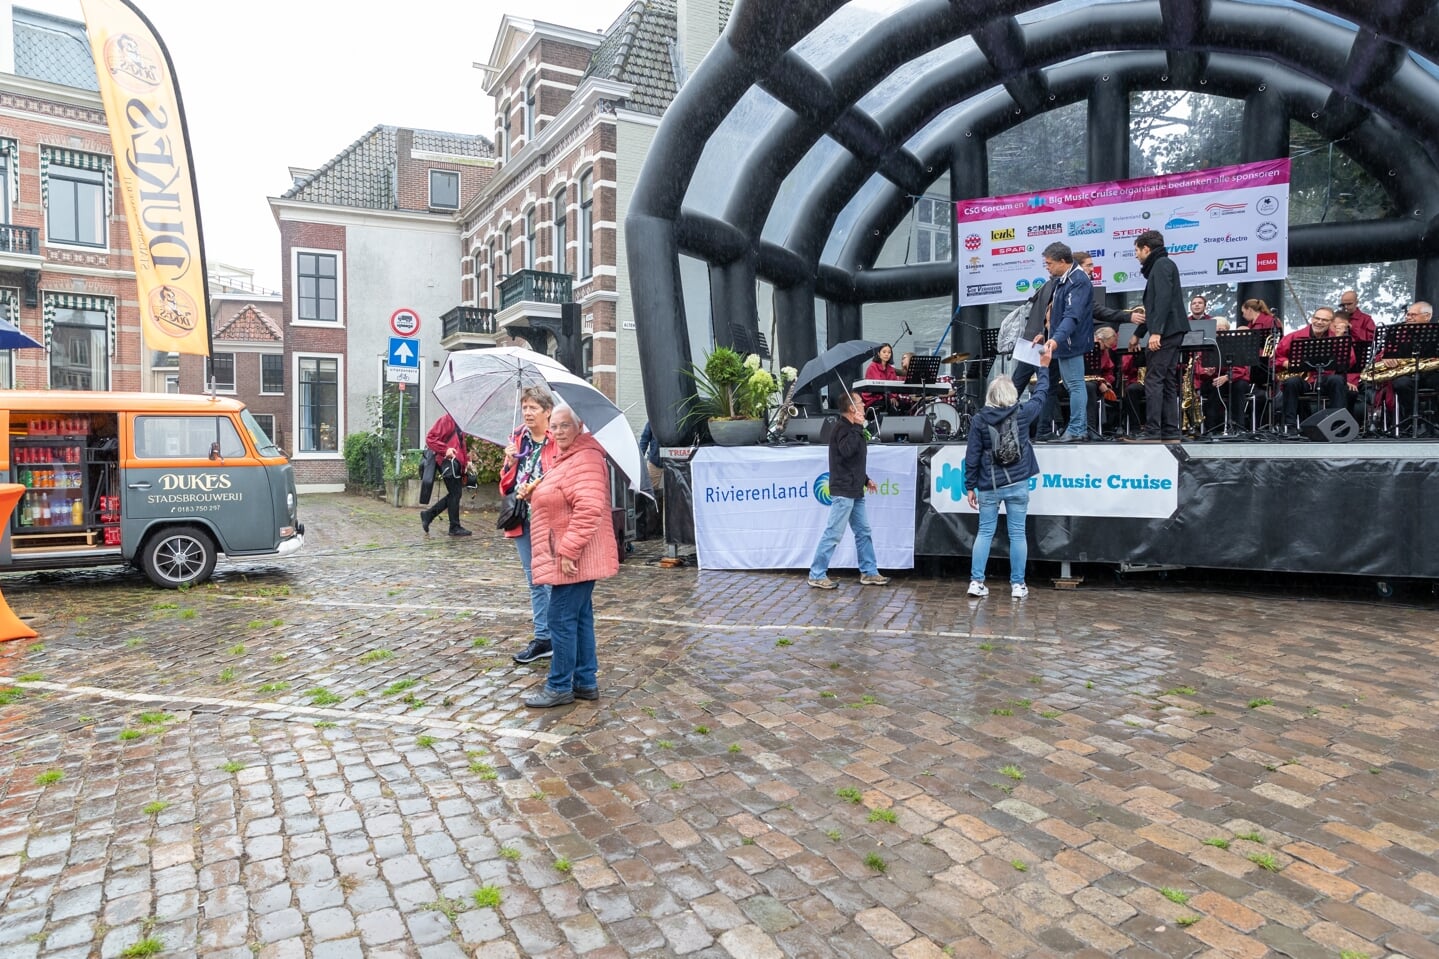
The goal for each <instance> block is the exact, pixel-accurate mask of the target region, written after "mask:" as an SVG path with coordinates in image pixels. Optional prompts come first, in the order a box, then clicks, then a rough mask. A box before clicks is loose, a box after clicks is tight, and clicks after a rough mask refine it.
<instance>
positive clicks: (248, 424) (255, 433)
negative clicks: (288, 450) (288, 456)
mask: <svg viewBox="0 0 1439 959" xmlns="http://www.w3.org/2000/svg"><path fill="white" fill-rule="evenodd" d="M240 420H241V421H242V422H243V423H244V424H245V429H247V430H249V431H250V439H252V440H254V441H255V449H256V451H257V452H259V454H260V455H261V456H279V455H281V454H280V448H279V447H278V446H276V445H275V441H274V440H272V439H270V437H269V436H268V435H267V434H266V433H265V428H264V427H263V426H261V425H260V424H259V422H258V421H257V420H256V419H255V418H254V417H253V416H251V415H250V411H249V410H241V411H240Z"/></svg>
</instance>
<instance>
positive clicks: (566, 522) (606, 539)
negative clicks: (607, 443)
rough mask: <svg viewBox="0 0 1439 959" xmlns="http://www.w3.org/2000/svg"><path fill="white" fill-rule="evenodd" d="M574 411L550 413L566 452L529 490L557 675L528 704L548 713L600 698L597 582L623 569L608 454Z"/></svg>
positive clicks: (536, 564) (535, 571) (534, 560)
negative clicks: (614, 523) (578, 701)
mask: <svg viewBox="0 0 1439 959" xmlns="http://www.w3.org/2000/svg"><path fill="white" fill-rule="evenodd" d="M583 430H584V424H583V423H581V422H580V418H579V417H578V416H576V415H575V411H574V410H572V409H570V408H569V407H568V406H557V407H555V411H554V413H553V414H551V416H550V432H551V433H552V434H553V435H554V438H555V445H556V447H558V449H559V453H558V455H557V456H556V457H555V463H554V465H553V466H550V467H548V468H547V469H546V470H545V475H544V477H543V478H541V479H540V480H539V481H537V482H536V483H535V484H534V485H532V486H530V488H529V489H528V490H526V493H527V494H528V496H529V501H530V544H531V549H532V551H533V552H532V555H531V566H530V574H531V575H532V576H533V577H534V581H535V583H537V584H544V585H547V586H549V587H550V609H549V614H550V616H549V619H550V643H551V648H552V650H553V656H552V657H551V658H550V675H549V679H548V680H546V681H545V685H544V688H543V689H541V690H540V691H539V692H538V693H536V694H535V695H533V696H529V697H527V698H526V699H525V705H526V706H533V707H535V708H536V709H546V708H548V707H550V706H563V705H564V704H566V703H572V702H574V701H575V700H576V699H599V698H600V688H599V679H598V671H599V660H598V658H597V656H596V653H595V609H594V604H593V602H592V597H593V595H594V590H595V580H599V579H605V578H606V577H609V576H613V575H615V574H616V573H618V572H619V569H620V560H619V551H618V548H617V547H616V545H615V530H614V526H612V525H611V522H610V474H609V467H608V466H607V465H606V462H605V452H604V449H603V448H602V447H601V446H600V444H599V443H598V442H597V441H596V440H595V438H594V437H593V436H591V435H589V434H588V433H585V432H583Z"/></svg>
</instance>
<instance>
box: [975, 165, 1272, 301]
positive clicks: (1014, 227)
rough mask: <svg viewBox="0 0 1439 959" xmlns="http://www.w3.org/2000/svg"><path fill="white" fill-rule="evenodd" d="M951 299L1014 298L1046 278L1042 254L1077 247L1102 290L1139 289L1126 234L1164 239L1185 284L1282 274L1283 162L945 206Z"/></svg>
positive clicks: (1130, 239) (1138, 275) (1140, 280)
mask: <svg viewBox="0 0 1439 959" xmlns="http://www.w3.org/2000/svg"><path fill="white" fill-rule="evenodd" d="M955 218H956V223H957V233H956V236H957V237H958V245H959V249H958V251H957V253H958V255H957V256H956V257H955V260H956V263H957V265H958V267H959V302H960V303H961V304H962V305H964V306H974V305H977V304H982V303H1005V302H1013V301H1017V300H1023V299H1025V298H1026V297H1028V296H1029V294H1030V293H1031V292H1032V291H1033V290H1034V289H1035V288H1036V287H1038V286H1040V285H1042V284H1043V283H1044V281H1045V279H1046V278H1047V277H1046V275H1045V272H1044V260H1043V253H1044V248H1045V247H1046V246H1048V245H1049V244H1050V243H1053V242H1054V241H1056V240H1059V241H1062V242H1064V243H1066V244H1067V245H1068V246H1069V247H1070V248H1071V249H1073V250H1075V251H1079V250H1087V251H1088V252H1089V254H1090V256H1092V257H1093V258H1094V265H1095V267H1096V269H1095V272H1094V282H1096V283H1103V284H1104V285H1105V287H1106V289H1108V291H1109V292H1110V293H1121V292H1125V291H1131V290H1142V289H1144V277H1143V276H1142V275H1141V273H1140V269H1139V268H1140V263H1139V261H1138V260H1137V259H1136V258H1135V256H1134V238H1135V237H1137V236H1138V235H1139V234H1141V233H1144V232H1145V231H1147V230H1159V231H1160V232H1161V233H1163V234H1164V241H1165V246H1166V247H1167V248H1168V250H1169V254H1170V256H1172V257H1173V258H1174V263H1175V265H1176V266H1178V267H1179V274H1180V279H1181V282H1183V284H1184V285H1185V286H1207V285H1215V284H1226V283H1243V282H1246V281H1251V280H1282V279H1284V278H1285V277H1286V276H1288V274H1289V253H1288V251H1289V160H1287V159H1283V160H1265V161H1262V162H1258V163H1241V164H1236V165H1234V166H1227V167H1218V168H1216V169H1212V170H1195V171H1193V172H1190V173H1179V174H1172V175H1167V176H1152V177H1141V178H1138V179H1133V180H1116V181H1113V182H1109V183H1087V184H1082V185H1079V186H1073V187H1068V188H1065V189H1056V190H1047V191H1044V192H1041V193H1021V194H1016V195H1013V196H1001V197H989V198H986V199H981V200H962V201H960V202H959V203H957V204H955Z"/></svg>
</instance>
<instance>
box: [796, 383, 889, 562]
mask: <svg viewBox="0 0 1439 959" xmlns="http://www.w3.org/2000/svg"><path fill="white" fill-rule="evenodd" d="M839 408H840V414H841V415H840V420H839V422H838V423H837V424H835V428H834V432H833V433H831V434H830V437H829V521H828V522H827V523H826V524H825V528H824V533H822V534H821V535H820V538H819V545H818V546H816V547H815V551H814V561H813V562H812V563H810V567H809V584H810V585H811V586H813V587H814V588H815V589H834V588H835V582H834V580H832V579H830V578H829V559H830V557H831V556H833V555H834V550H835V547H836V546H838V545H839V541H840V540H841V539H842V538H843V537H844V529H845V527H846V526H848V527H849V528H850V529H852V530H853V531H854V551H855V553H856V555H857V556H858V557H859V582H860V585H861V586H883V585H884V584H885V583H888V582H889V577H888V576H881V575H880V574H879V566H878V563H877V560H876V558H875V554H874V538H873V537H872V536H871V535H870V528H869V515H868V514H867V513H866V512H865V508H864V494H865V491H866V490H868V491H869V492H871V493H874V492H877V491H878V490H879V487H878V486H876V485H875V483H874V480H872V479H870V478H869V475H868V474H867V473H866V471H865V470H866V467H867V465H868V460H869V447H868V446H867V445H866V443H867V442H868V439H867V438H866V436H865V433H864V399H863V398H862V397H861V396H860V395H859V394H858V393H841V394H840V397H839Z"/></svg>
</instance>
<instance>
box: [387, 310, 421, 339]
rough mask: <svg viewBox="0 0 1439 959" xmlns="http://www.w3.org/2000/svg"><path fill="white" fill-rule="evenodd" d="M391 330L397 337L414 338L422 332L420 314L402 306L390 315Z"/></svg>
mask: <svg viewBox="0 0 1439 959" xmlns="http://www.w3.org/2000/svg"><path fill="white" fill-rule="evenodd" d="M390 329H392V330H394V331H395V335H396V336H414V335H415V334H416V333H418V332H420V314H418V313H416V312H415V311H414V310H412V309H410V308H409V307H407V306H402V307H400V308H399V309H398V310H396V311H395V312H393V313H391V314H390Z"/></svg>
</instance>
